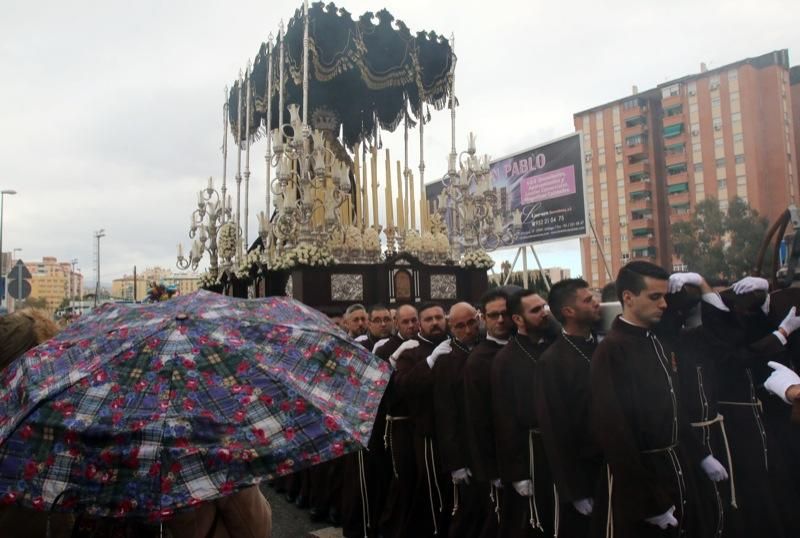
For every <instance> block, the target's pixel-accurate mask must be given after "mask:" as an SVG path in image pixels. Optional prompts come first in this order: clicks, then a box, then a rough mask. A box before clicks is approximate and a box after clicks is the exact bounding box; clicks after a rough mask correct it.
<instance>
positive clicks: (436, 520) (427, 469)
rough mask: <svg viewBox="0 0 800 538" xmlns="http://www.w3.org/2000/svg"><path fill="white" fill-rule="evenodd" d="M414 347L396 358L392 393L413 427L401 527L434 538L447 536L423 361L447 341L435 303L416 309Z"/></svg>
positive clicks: (429, 391)
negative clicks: (410, 481) (412, 472)
mask: <svg viewBox="0 0 800 538" xmlns="http://www.w3.org/2000/svg"><path fill="white" fill-rule="evenodd" d="M419 326H420V330H419V333H418V334H417V338H416V340H414V341H413V342H416V344H417V345H413V344H412V342H406V343H405V344H403V345H401V346H400V347H399V348H398V349H397V351H395V353H394V356H396V361H397V370H396V372H395V380H394V383H395V393H396V395H397V397H398V398H399V399H400V400H403V401H405V402H406V404H407V406H408V410H409V412H410V417H411V422H412V424H413V427H414V434H413V444H414V459H415V463H416V469H417V473H416V478H415V480H414V493H413V495H412V500H411V506H410V510H409V513H408V516H407V518H406V521H405V524H404V529H403V530H404V532H405V533H406V534H405V536H415V537H416V536H419V537H425V536H433V535H434V534H439V533H441V534H442V535H445V534H446V533H447V522H448V518H447V517H445V513H444V506H445V505H446V503H445V499H446V494H447V493H448V491H449V490H445V491H442V489H441V488H440V487H439V476H437V465H436V453H435V450H434V447H433V436H434V435H435V431H434V418H433V372H432V371H431V368H430V365H429V364H428V361H427V360H426V359H427V357H428V356H429V355H431V353H432V352H433V350H434V349H435V348H436V346H438V345H439V344H440V343H441V342H442V341H444V339H445V338H447V333H446V332H445V330H446V322H445V316H444V309H443V308H442V307H441V306H440V305H438V304H436V303H428V304H424V305H422V306H421V307H420V309H419Z"/></svg>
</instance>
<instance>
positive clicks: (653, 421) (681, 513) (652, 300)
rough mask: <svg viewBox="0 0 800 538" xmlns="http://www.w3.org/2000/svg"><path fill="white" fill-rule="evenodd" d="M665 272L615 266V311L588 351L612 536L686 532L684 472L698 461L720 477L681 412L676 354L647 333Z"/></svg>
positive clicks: (688, 498)
mask: <svg viewBox="0 0 800 538" xmlns="http://www.w3.org/2000/svg"><path fill="white" fill-rule="evenodd" d="M668 278H669V275H668V274H667V273H666V271H664V270H663V269H662V268H660V267H658V266H657V265H654V264H652V263H649V262H643V261H635V262H630V263H629V264H627V265H625V266H624V267H623V268H622V269H620V272H619V274H618V276H617V281H616V288H617V296H618V297H619V300H620V303H621V304H622V315H621V316H620V317H618V318H617V319H616V320H614V323H613V325H612V327H611V331H610V332H609V333H608V335H607V336H606V338H605V339H604V340H603V341H602V342H601V343H600V344H599V345H598V347H597V350H596V351H595V353H594V356H593V357H592V363H591V390H592V410H591V413H592V422H593V427H592V429H593V432H594V434H595V436H596V439H597V442H598V444H599V445H600V448H601V449H602V450H603V455H604V456H605V459H606V461H607V462H608V465H609V469H610V474H609V476H608V490H609V492H610V506H611V507H612V509H611V513H612V517H611V518H609V521H608V525H609V527H608V528H609V529H610V528H612V525H613V536H615V537H618V538H645V537H651V536H652V537H666V536H679V535H680V534H681V532H682V531H685V532H686V533H687V534H688V535H692V534H691V533H692V529H691V528H689V526H688V524H687V522H690V521H691V517H690V515H689V513H688V512H689V511H690V510H691V509H692V508H693V505H692V503H693V502H695V498H694V494H695V493H694V492H693V491H691V489H690V488H687V484H691V483H692V482H693V480H692V476H687V475H694V474H695V473H694V469H695V467H696V466H697V465H698V464H699V465H700V466H701V467H702V469H703V470H704V471H705V472H706V474H708V475H709V476H712V475H713V476H715V477H716V478H723V477H724V478H727V473H726V471H725V468H724V467H722V465H721V464H720V463H719V462H718V461H717V460H716V459H714V457H713V456H711V455H708V454H707V453H706V452H705V451H704V450H703V447H702V445H700V443H699V442H698V440H697V439H696V438H695V437H694V433H693V432H692V429H691V425H690V424H689V422H688V420H686V417H685V415H684V413H683V412H682V410H681V404H680V397H679V392H678V384H677V376H676V365H677V360H676V358H675V354H674V352H673V351H672V349H670V348H669V346H668V345H666V344H664V343H662V342H661V341H660V340H659V339H658V338H657V337H656V335H655V334H654V333H653V331H652V329H653V328H654V327H655V326H656V325H657V324H658V322H659V321H660V320H661V317H662V315H663V313H664V310H665V309H666V306H667V304H666V300H665V296H666V294H667V289H668V287H667V282H668ZM697 478H698V479H702V478H703V477H697ZM602 508H603V509H607V507H602Z"/></svg>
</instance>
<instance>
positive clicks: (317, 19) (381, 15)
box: [228, 2, 455, 147]
mask: <svg viewBox="0 0 800 538" xmlns="http://www.w3.org/2000/svg"><path fill="white" fill-rule="evenodd" d="M304 24H305V21H304V17H303V13H302V11H301V10H297V11H296V12H295V15H294V16H293V17H292V19H291V20H290V21H289V24H288V25H287V28H286V37H285V42H284V65H285V70H286V72H287V77H286V88H285V97H284V105H288V104H290V103H295V104H297V105H299V106H302V101H303V87H302V84H303V31H304ZM309 52H310V54H309V60H310V61H309V109H310V110H311V112H312V115H313V113H314V110H315V109H324V110H327V111H331V112H333V113H335V114H336V117H337V118H338V120H339V121H340V122H341V124H342V130H343V138H344V143H345V145H347V146H348V147H352V146H353V145H355V144H356V143H357V142H360V141H361V140H364V139H370V138H372V137H373V135H374V133H375V130H376V120H377V122H378V124H379V125H380V127H381V128H383V129H386V130H388V131H393V130H394V129H395V128H396V127H397V126H398V124H399V123H400V122H401V121H402V120H403V119H404V118H405V117H407V116H408V110H409V109H410V110H411V112H412V113H413V114H414V115H416V116H417V117H419V115H420V114H421V113H422V110H423V107H424V105H432V106H434V107H435V108H436V109H441V108H443V107H444V106H445V105H446V104H447V103H448V97H449V92H450V87H451V84H450V82H451V74H452V72H453V69H454V67H455V56H454V54H453V51H452V49H451V47H450V43H449V42H448V41H447V39H445V38H444V37H443V36H441V35H438V34H436V33H433V32H417V33H416V34H413V35H412V33H411V32H410V30H409V29H408V27H407V26H406V25H405V24H404V23H403V21H401V20H396V19H395V18H394V17H393V16H392V14H391V13H389V12H388V11H387V10H385V9H383V10H381V11H379V12H377V13H373V12H367V13H364V14H363V15H362V16H361V17H360V18H359V19H358V20H356V21H354V20H353V19H352V17H351V15H350V13H349V12H348V11H347V10H345V9H344V8H337V7H336V5H335V4H333V3H330V4H328V5H327V6H326V5H324V4H323V3H322V2H317V3H315V4H313V5H312V6H311V7H310V8H309ZM279 56H280V55H279V51H278V48H277V46H276V47H275V49H274V50H273V51H272V54H270V55H268V54H267V46H266V44H262V45H261V48H260V49H259V51H258V54H256V57H255V60H254V62H253V69H252V73H251V80H252V83H253V102H252V103H251V115H252V118H251V122H250V133H249V134H250V135H251V136H253V135H255V134H256V133H257V132H258V129H259V126H260V124H261V121H263V120H265V119H266V113H267V95H266V94H267V87H268V84H267V76H268V74H269V69H268V65H269V62H272V85H271V88H272V94H271V96H269V97H270V98H271V99H272V109H271V111H272V118H270V121H269V128H270V129H274V128H276V127H277V125H278V108H279V106H278V103H279V94H278V92H279V87H280V71H279V65H280V58H279ZM238 103H239V81H236V82H235V83H234V85H233V87H232V89H231V91H230V96H229V100H228V105H229V117H230V124H231V129H232V132H233V134H234V137H235V136H236V134H237V133H238V134H239V139H240V140H243V139H244V136H245V130H246V127H245V125H242V126H239V125H238ZM244 111H245V107H244V106H243V107H242V114H243V117H244V114H245V112H244ZM284 118H285V120H286V119H287V118H288V115H287V114H286V111H285V110H284ZM409 121H411V118H410V117H409ZM243 123H245V121H243ZM413 123H414V122H413V121H412V122H411V124H412V125H413Z"/></svg>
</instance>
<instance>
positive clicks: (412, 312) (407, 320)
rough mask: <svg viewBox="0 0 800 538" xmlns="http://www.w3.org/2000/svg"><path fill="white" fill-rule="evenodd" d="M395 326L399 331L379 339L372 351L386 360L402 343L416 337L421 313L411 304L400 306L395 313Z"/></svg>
mask: <svg viewBox="0 0 800 538" xmlns="http://www.w3.org/2000/svg"><path fill="white" fill-rule="evenodd" d="M394 325H395V328H396V329H397V332H396V333H395V334H393V335H392V336H390V337H388V338H384V339H382V340H378V342H377V343H376V344H375V347H373V348H372V352H373V353H375V354H376V355H377V356H378V357H380V358H382V359H383V360H385V361H388V360H389V357H391V355H392V353H394V352H395V351H397V348H399V347H400V345H401V344H402V343H403V342H405V341H406V340H409V339H414V337H415V336H416V335H417V333H418V332H419V314H418V313H417V309H416V308H414V307H413V306H412V305H410V304H404V305H403V306H401V307H399V308H398V309H397V311H396V314H395V322H394Z"/></svg>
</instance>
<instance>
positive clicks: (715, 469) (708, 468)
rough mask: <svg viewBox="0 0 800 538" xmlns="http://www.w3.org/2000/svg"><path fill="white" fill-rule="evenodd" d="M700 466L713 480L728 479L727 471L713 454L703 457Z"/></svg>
mask: <svg viewBox="0 0 800 538" xmlns="http://www.w3.org/2000/svg"><path fill="white" fill-rule="evenodd" d="M700 467H702V468H703V471H704V472H705V473H706V475H708V477H709V478H710V479H711V480H713V481H714V482H719V481H721V480H727V479H728V471H726V470H725V466H724V465H722V464H721V463H720V462H719V460H718V459H717V458H715V457H714V456H711V455H708V456H706V457H705V458H703V461H701V462H700Z"/></svg>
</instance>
